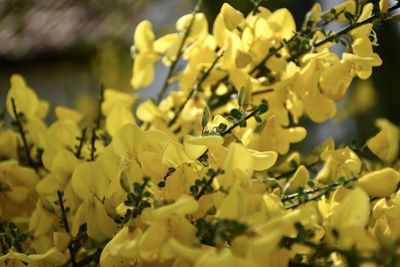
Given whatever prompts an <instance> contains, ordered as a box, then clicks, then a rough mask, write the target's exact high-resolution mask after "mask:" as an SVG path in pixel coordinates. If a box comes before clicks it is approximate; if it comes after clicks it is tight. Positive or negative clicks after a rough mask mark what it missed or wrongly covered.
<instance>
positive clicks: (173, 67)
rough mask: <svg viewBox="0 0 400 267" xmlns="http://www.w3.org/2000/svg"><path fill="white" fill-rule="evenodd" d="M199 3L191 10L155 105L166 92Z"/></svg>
mask: <svg viewBox="0 0 400 267" xmlns="http://www.w3.org/2000/svg"><path fill="white" fill-rule="evenodd" d="M200 4H201V0H199V1H198V2H197V5H196V7H195V8H194V10H193V12H192V19H191V20H190V23H189V26H188V27H187V29H186V31H185V33H184V35H183V38H182V41H181V43H180V45H179V48H178V51H177V53H176V56H175V58H174V60H173V61H172V63H171V66H170V67H169V70H168V74H167V77H166V78H165V80H164V83H163V86H162V87H161V90H160V93H159V94H158V96H157V99H156V104H157V105H158V104H160V102H161V100H162V99H163V98H164V95H165V93H166V92H167V89H168V87H169V85H170V79H171V77H172V74H173V73H174V70H175V67H176V65H177V63H178V61H179V59H180V58H181V56H182V54H183V47H184V45H185V42H186V40H187V38H188V37H189V35H190V32H191V30H192V27H193V24H194V21H195V19H196V14H197V12H198V11H199V9H200Z"/></svg>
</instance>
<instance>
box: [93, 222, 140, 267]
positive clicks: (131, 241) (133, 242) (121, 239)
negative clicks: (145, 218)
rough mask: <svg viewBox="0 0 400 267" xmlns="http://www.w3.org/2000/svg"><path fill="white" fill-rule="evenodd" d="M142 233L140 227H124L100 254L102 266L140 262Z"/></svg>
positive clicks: (108, 266) (109, 266)
mask: <svg viewBox="0 0 400 267" xmlns="http://www.w3.org/2000/svg"><path fill="white" fill-rule="evenodd" d="M142 234H143V233H142V231H141V230H140V229H139V228H136V229H132V228H131V227H127V226H125V227H124V228H122V229H121V230H120V231H119V232H118V233H117V234H116V235H115V236H114V237H113V239H111V241H110V242H108V243H107V245H106V246H105V247H104V249H103V251H102V253H101V256H100V266H104V267H111V266H115V267H116V266H121V265H124V264H126V265H128V264H130V263H131V264H133V263H136V262H139V261H140V260H139V259H138V256H139V241H140V238H141V237H142Z"/></svg>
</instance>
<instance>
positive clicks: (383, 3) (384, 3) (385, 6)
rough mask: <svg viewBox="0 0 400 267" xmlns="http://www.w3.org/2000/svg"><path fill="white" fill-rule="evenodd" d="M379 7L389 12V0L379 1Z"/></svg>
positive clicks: (384, 11)
mask: <svg viewBox="0 0 400 267" xmlns="http://www.w3.org/2000/svg"><path fill="white" fill-rule="evenodd" d="M379 8H380V10H381V11H382V12H383V13H387V12H388V8H389V1H388V0H380V1H379Z"/></svg>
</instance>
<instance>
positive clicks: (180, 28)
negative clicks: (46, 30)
mask: <svg viewBox="0 0 400 267" xmlns="http://www.w3.org/2000/svg"><path fill="white" fill-rule="evenodd" d="M261 2H263V1H254V9H253V11H251V12H250V13H249V14H247V15H246V14H243V13H242V12H240V11H238V10H236V9H235V8H233V7H232V6H230V5H229V4H227V3H225V4H223V6H222V8H221V10H220V13H219V14H218V15H217V17H216V19H215V22H214V23H213V25H212V27H210V26H209V22H208V21H207V19H206V16H205V15H204V14H203V13H201V12H200V10H201V2H199V3H198V4H197V6H196V7H195V8H194V11H193V12H192V13H191V14H187V15H185V16H183V17H181V18H180V19H178V21H177V23H176V32H174V33H170V34H167V35H164V36H161V37H156V36H155V34H154V33H153V28H152V24H151V22H150V21H143V22H141V23H140V24H139V25H138V26H137V28H136V31H135V34H134V38H133V42H134V44H133V46H132V49H131V54H132V57H133V75H132V80H131V84H132V87H133V89H134V90H139V89H141V88H143V87H146V86H148V85H149V84H151V83H152V81H153V79H154V77H155V75H156V74H155V67H154V66H155V64H156V63H157V62H158V61H161V62H162V64H164V65H165V66H167V67H168V68H169V71H168V73H167V77H166V79H165V81H164V84H163V86H162V88H161V89H160V91H159V94H158V95H157V96H155V97H154V98H153V99H148V100H145V101H143V102H142V103H141V104H139V106H138V108H137V110H136V112H135V114H134V113H132V111H131V109H132V106H133V105H134V104H135V103H136V101H137V100H138V94H137V93H136V91H135V93H133V94H128V93H122V92H119V91H117V90H115V89H110V88H105V89H102V90H101V95H100V98H99V105H98V116H97V118H96V120H95V121H90V119H88V118H89V117H88V116H87V115H85V114H81V113H80V112H79V111H77V110H74V109H71V108H67V107H62V106H58V107H56V108H55V115H56V120H55V121H54V122H52V123H51V124H50V125H47V124H46V123H45V122H44V118H45V117H46V114H47V112H48V110H49V104H48V102H46V101H44V100H41V99H39V98H38V96H37V95H36V93H35V92H34V90H33V89H32V88H30V87H29V85H28V83H27V82H26V81H25V79H24V78H23V77H22V76H21V75H18V74H15V75H13V76H12V77H11V80H10V81H11V88H10V89H9V91H8V95H7V98H6V103H5V111H6V113H5V112H4V113H3V116H2V120H1V123H0V159H1V161H0V267H10V266H37V267H38V266H72V267H76V266H102V267H109V266H174V267H178V266H179V267H185V266H197V267H201V266H254V267H258V266H272V267H274V266H276V267H279V266H399V264H400V263H399V262H400V250H399V249H398V247H399V245H400V227H399V225H400V224H399V223H400V190H399V181H400V160H399V143H400V133H399V126H398V125H395V124H393V123H392V122H390V121H388V120H387V119H384V118H380V119H377V123H376V125H377V127H378V129H379V132H378V131H377V134H376V135H375V136H373V137H371V138H370V139H369V140H365V145H364V146H362V147H357V146H355V145H351V146H346V145H336V144H335V142H334V141H333V140H332V139H328V140H326V142H324V143H323V144H321V145H320V146H318V147H316V148H315V149H314V150H313V151H312V153H310V154H309V155H302V154H300V152H299V151H296V150H294V149H293V148H292V147H291V145H292V144H294V143H298V142H301V141H302V140H304V138H305V137H306V135H307V130H306V129H305V128H304V127H302V126H301V125H300V124H299V119H300V118H301V117H304V116H307V117H308V118H310V119H311V120H312V121H314V122H316V123H321V122H324V121H327V120H329V119H331V118H333V117H334V116H335V114H336V112H337V110H336V104H335V103H336V102H337V101H339V100H340V99H342V98H343V97H344V96H346V94H347V90H348V88H349V86H350V84H351V83H352V80H353V79H355V78H357V77H358V78H359V79H368V78H369V77H370V76H371V74H372V70H373V68H374V67H377V66H380V65H381V64H382V60H381V59H380V57H379V55H378V54H377V53H374V51H373V46H374V45H376V44H375V43H374V42H373V41H371V40H372V39H371V38H370V37H371V36H374V26H376V25H380V24H382V23H383V22H384V21H387V20H389V19H391V18H392V17H393V16H395V15H394V14H393V13H394V11H395V10H397V9H399V8H400V2H399V1H394V2H395V3H394V4H393V5H392V6H390V3H389V2H388V1H384V0H381V1H375V2H373V3H364V1H353V0H348V1H346V2H344V3H343V4H341V5H339V6H337V7H333V8H332V9H330V10H328V11H325V12H324V11H322V10H321V6H320V5H319V4H315V5H314V6H313V7H312V9H311V10H310V12H309V13H308V14H307V16H306V20H305V22H304V24H303V26H302V27H301V28H300V29H296V25H295V22H294V19H293V17H292V15H291V13H290V12H289V11H288V10H287V9H285V8H283V9H278V10H275V11H271V10H269V9H267V8H265V7H262V6H261ZM335 21H339V22H344V23H347V26H345V27H344V28H343V29H341V30H339V31H336V32H334V31H331V30H328V27H327V26H328V25H329V24H330V23H331V22H335ZM209 28H211V29H212V30H211V32H210V31H209ZM335 45H342V46H344V52H343V53H341V54H335V53H333V52H332V51H331V50H330V48H331V47H333V46H335ZM179 62H185V65H184V67H183V69H182V70H180V71H177V66H178V63H179ZM172 84H176V85H177V88H178V89H177V90H172V91H171V90H169V89H170V86H171V85H172ZM6 116H8V119H4V118H5V117H6ZM8 122H11V123H8ZM368 151H370V152H371V153H372V154H371V153H370V154H371V155H369V156H368V155H366V154H367V153H365V152H368Z"/></svg>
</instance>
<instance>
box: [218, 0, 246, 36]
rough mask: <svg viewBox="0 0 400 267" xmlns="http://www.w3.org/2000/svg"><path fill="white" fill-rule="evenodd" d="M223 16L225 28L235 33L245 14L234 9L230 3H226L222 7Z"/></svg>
mask: <svg viewBox="0 0 400 267" xmlns="http://www.w3.org/2000/svg"><path fill="white" fill-rule="evenodd" d="M221 14H222V18H223V20H224V24H225V27H226V28H227V29H228V30H230V31H233V30H234V29H236V27H238V26H239V24H240V23H241V22H242V21H243V20H244V17H243V14H242V13H241V12H239V11H238V10H236V9H234V8H233V7H232V6H231V5H229V4H228V3H224V4H223V5H222V7H221Z"/></svg>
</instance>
